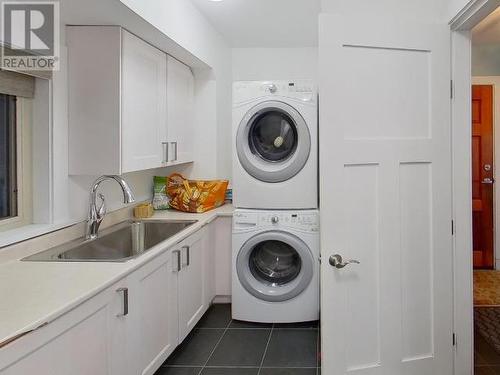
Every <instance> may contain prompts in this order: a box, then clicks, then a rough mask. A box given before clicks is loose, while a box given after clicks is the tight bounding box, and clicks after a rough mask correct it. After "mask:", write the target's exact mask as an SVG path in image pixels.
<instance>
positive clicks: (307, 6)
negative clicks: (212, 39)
mask: <svg viewBox="0 0 500 375" xmlns="http://www.w3.org/2000/svg"><path fill="white" fill-rule="evenodd" d="M191 1H192V2H193V3H194V4H195V5H196V6H197V7H198V9H199V10H200V11H201V12H202V13H203V14H204V15H205V17H207V19H208V20H209V22H210V23H211V24H212V25H213V26H214V27H215V29H216V30H217V31H218V32H219V33H220V34H221V35H222V36H223V37H224V38H225V39H226V41H227V42H228V44H229V45H230V46H231V47H235V48H237V47H313V46H317V45H318V15H319V13H320V0H222V1H210V0H191Z"/></svg>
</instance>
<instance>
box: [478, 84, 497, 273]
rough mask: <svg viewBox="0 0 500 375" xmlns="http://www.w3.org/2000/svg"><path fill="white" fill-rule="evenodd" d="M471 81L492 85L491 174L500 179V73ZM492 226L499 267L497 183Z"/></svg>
mask: <svg viewBox="0 0 500 375" xmlns="http://www.w3.org/2000/svg"><path fill="white" fill-rule="evenodd" d="M472 83H473V84H474V85H493V103H494V106H495V108H494V113H493V124H494V125H493V129H494V130H493V134H494V138H495V141H494V147H493V152H494V162H493V163H494V165H493V168H494V171H493V176H494V177H495V180H499V179H500V100H498V98H499V93H500V75H498V76H489V77H484V76H483V77H472ZM493 204H494V227H495V236H494V238H495V268H496V269H497V270H498V269H500V248H499V245H500V189H499V187H498V185H495V193H494V202H493Z"/></svg>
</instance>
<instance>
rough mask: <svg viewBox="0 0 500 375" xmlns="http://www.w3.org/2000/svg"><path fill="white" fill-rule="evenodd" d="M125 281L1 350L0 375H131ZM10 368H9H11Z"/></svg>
mask: <svg viewBox="0 0 500 375" xmlns="http://www.w3.org/2000/svg"><path fill="white" fill-rule="evenodd" d="M125 287H126V282H125V281H123V282H120V283H118V284H116V285H115V286H113V287H111V288H109V289H107V290H106V291H104V292H102V293H100V294H99V295H97V296H96V297H94V298H92V299H90V300H89V301H87V302H85V303H84V304H82V305H81V306H79V307H78V308H76V309H74V310H72V311H70V312H69V313H67V314H66V315H63V316H62V317H60V318H59V319H56V320H55V321H54V322H51V323H50V324H48V325H47V326H45V327H42V328H39V329H38V330H36V331H34V332H32V333H30V334H28V335H26V336H24V337H22V338H20V339H18V340H16V341H15V342H14V343H12V344H10V345H7V346H6V347H4V348H2V349H1V350H0V373H1V374H2V375H21V374H32V373H38V374H50V375H68V374H72V375H88V374H93V375H111V374H130V372H128V366H127V363H126V361H125V357H126V356H125V337H126V324H127V323H126V317H124V316H121V315H122V314H123V307H124V305H123V292H121V291H120V290H121V288H125ZM8 364H9V365H8Z"/></svg>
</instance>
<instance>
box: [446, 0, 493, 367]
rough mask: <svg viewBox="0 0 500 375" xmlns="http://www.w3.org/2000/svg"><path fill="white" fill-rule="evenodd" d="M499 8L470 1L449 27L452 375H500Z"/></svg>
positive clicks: (489, 0) (488, 1)
mask: <svg viewBox="0 0 500 375" xmlns="http://www.w3.org/2000/svg"><path fill="white" fill-rule="evenodd" d="M499 5H500V2H499V1H495V0H483V1H479V0H478V1H473V2H471V3H469V4H468V6H467V7H466V8H465V9H464V10H463V11H462V12H461V13H460V14H459V15H458V16H457V17H456V18H455V19H454V20H453V21H452V23H451V27H452V70H453V72H452V80H453V81H452V85H453V86H452V87H453V88H454V91H453V101H452V113H453V161H454V167H453V174H454V177H453V178H454V182H453V185H454V225H455V227H454V229H455V238H454V241H455V257H454V261H455V265H454V266H455V292H454V293H455V345H456V348H455V350H456V357H455V373H456V374H464V375H469V374H476V375H481V374H500V272H499V271H496V263H497V262H496V259H495V258H496V257H497V256H496V251H495V246H496V244H497V243H498V241H497V239H498V234H497V233H496V232H495V223H496V222H498V221H497V220H496V215H497V214H498V213H499V212H500V210H498V209H496V205H498V204H499V200H498V199H496V194H498V192H497V191H496V189H495V176H496V175H497V173H496V170H495V168H497V167H499V166H500V163H499V162H496V161H495V158H496V155H495V145H498V144H500V138H499V139H498V140H497V139H496V138H498V137H499V134H500V131H497V127H498V126H500V123H499V124H498V125H497V124H495V120H496V119H500V116H499V114H500V103H499V101H498V100H497V99H496V98H495V94H496V93H497V92H500V91H498V89H500V9H497V8H498V6H499ZM494 51H498V58H497V57H496V56H495V53H494ZM493 67H495V69H496V70H491V69H492V68H493ZM497 85H498V87H497ZM499 129H500V128H499ZM497 294H498V296H497Z"/></svg>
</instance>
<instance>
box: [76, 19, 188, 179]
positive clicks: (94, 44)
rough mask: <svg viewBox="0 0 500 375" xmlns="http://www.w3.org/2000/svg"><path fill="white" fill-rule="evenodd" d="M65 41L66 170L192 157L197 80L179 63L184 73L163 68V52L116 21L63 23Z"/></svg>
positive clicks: (122, 169) (106, 170)
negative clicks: (78, 24) (67, 84)
mask: <svg viewBox="0 0 500 375" xmlns="http://www.w3.org/2000/svg"><path fill="white" fill-rule="evenodd" d="M67 44H68V53H69V62H68V74H69V155H70V157H69V159H70V160H69V173H70V174H72V175H102V174H122V173H127V172H134V171H139V170H144V169H152V168H159V167H164V166H168V165H171V164H179V163H182V162H191V161H192V157H191V156H190V155H191V154H192V153H190V152H188V150H191V146H190V145H191V139H190V136H191V131H192V124H193V119H192V117H191V116H192V113H193V102H194V99H193V97H194V83H193V82H194V79H193V76H192V74H191V70H190V69H189V68H188V67H187V66H185V65H183V64H181V63H179V62H177V61H176V63H177V64H180V65H182V68H184V71H183V70H182V69H179V68H177V67H173V68H172V69H175V72H173V73H171V74H170V73H168V68H169V67H170V66H174V65H173V64H171V63H170V62H169V60H170V59H171V58H170V57H168V56H167V54H166V53H164V52H163V51H160V50H159V49H157V48H155V47H153V46H152V45H150V44H148V43H146V42H145V41H143V40H142V39H140V38H138V37H136V36H135V35H133V34H131V33H129V32H128V31H126V30H124V29H122V28H121V27H119V26H68V28H67ZM167 65H168V67H167ZM187 72H189V74H187ZM167 74H168V79H167ZM177 74H179V77H177ZM168 82H171V84H170V83H168ZM170 85H174V86H175V87H174V88H171V87H170ZM188 86H189V87H188ZM167 94H169V95H170V96H171V98H170V99H168V98H167ZM171 102H173V104H172V105H170V103H171ZM169 110H171V111H172V112H173V113H172V114H169V113H168V111H169ZM178 113H181V114H178ZM178 118H181V119H182V120H177V119H178ZM177 124H178V125H177Z"/></svg>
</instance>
